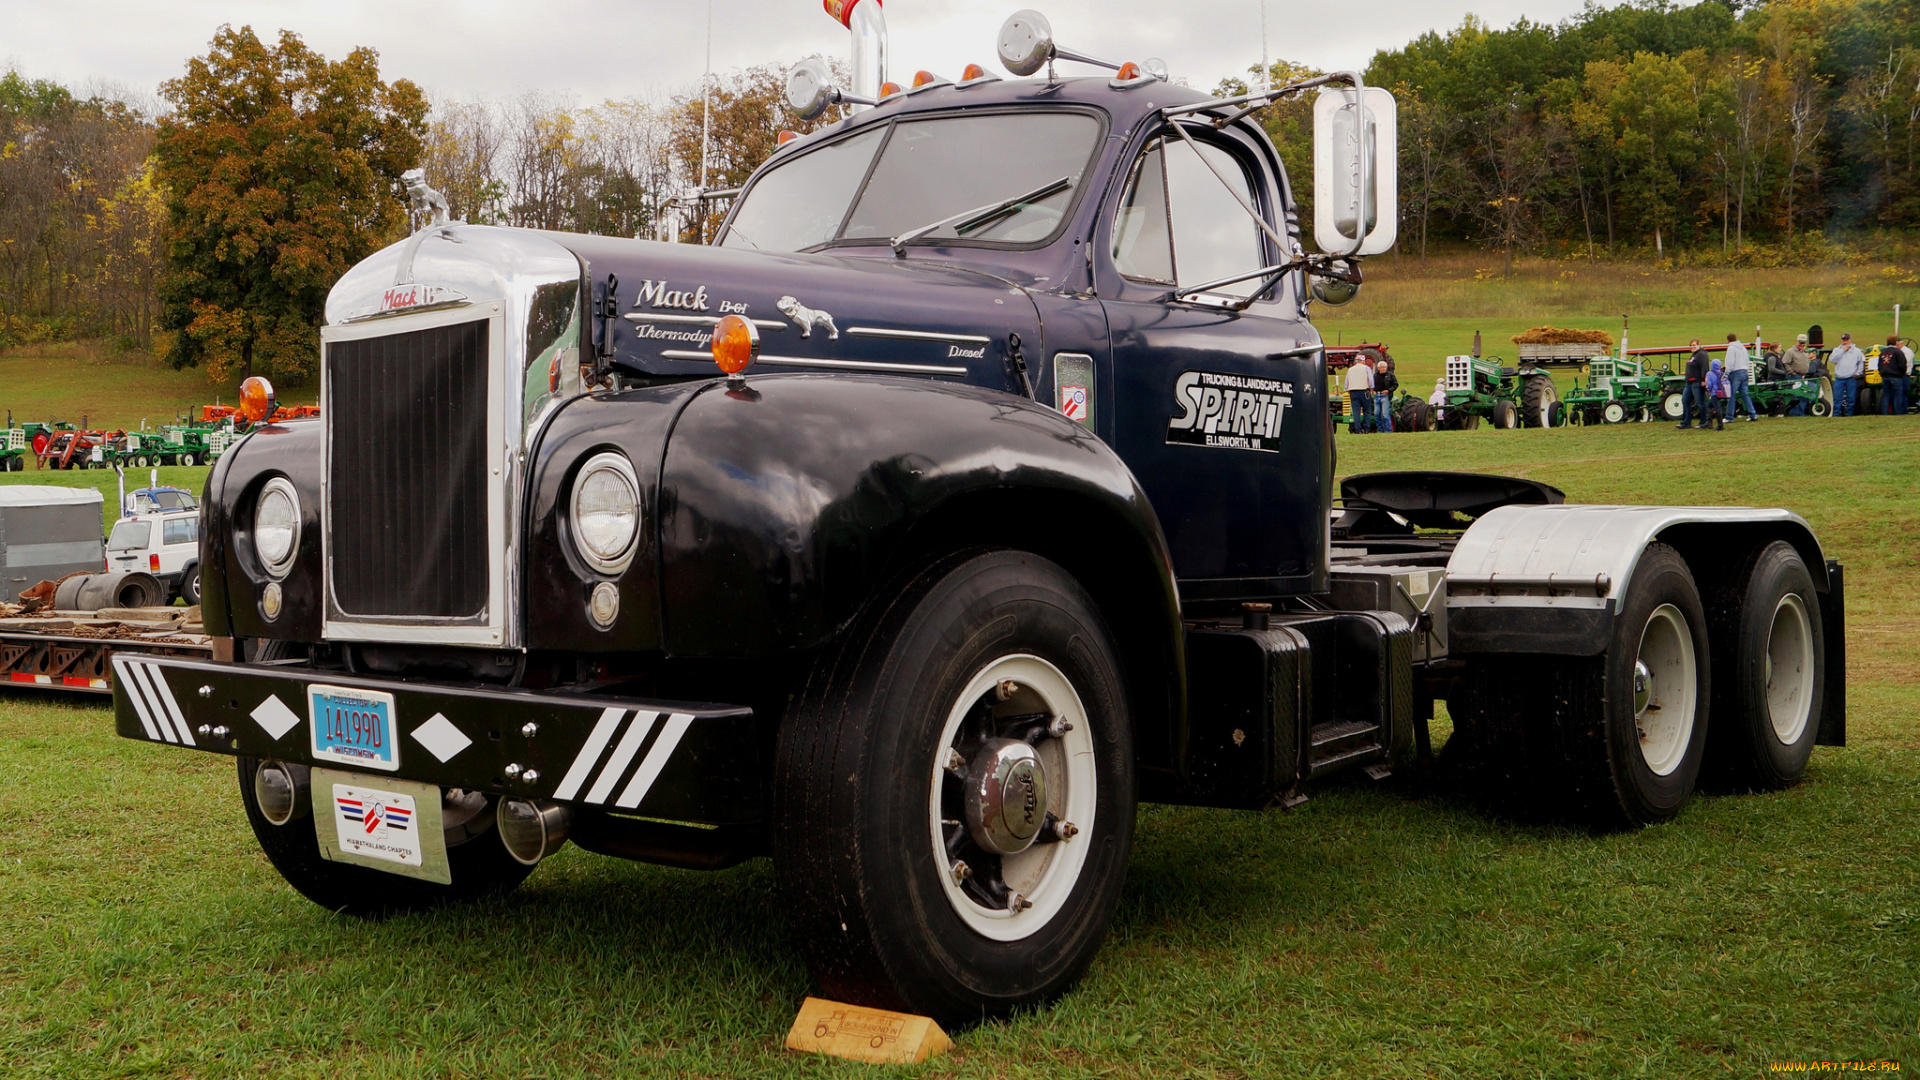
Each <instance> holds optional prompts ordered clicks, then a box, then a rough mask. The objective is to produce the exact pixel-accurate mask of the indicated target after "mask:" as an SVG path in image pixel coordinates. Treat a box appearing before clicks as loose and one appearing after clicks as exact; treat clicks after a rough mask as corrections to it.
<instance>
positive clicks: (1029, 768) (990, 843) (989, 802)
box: [967, 739, 1047, 855]
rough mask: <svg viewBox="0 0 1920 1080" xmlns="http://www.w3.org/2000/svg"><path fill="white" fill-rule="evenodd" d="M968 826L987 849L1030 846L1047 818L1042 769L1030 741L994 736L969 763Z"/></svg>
mask: <svg viewBox="0 0 1920 1080" xmlns="http://www.w3.org/2000/svg"><path fill="white" fill-rule="evenodd" d="M967 771H968V774H969V775H970V776H971V777H972V778H973V782H972V783H970V784H968V785H967V830H968V831H969V832H971V833H972V834H973V839H974V842H975V843H977V844H979V845H980V846H981V847H983V848H986V849H987V850H988V851H994V852H998V853H1000V854H1002V855H1013V854H1016V853H1018V852H1022V851H1025V850H1026V849H1027V848H1028V847H1030V846H1032V844H1033V841H1034V838H1035V837H1037V836H1039V835H1040V828H1041V826H1042V825H1044V824H1045V823H1046V818H1047V770H1046V766H1044V765H1042V764H1041V762H1040V755H1039V754H1038V753H1037V752H1035V751H1034V748H1033V747H1032V746H1029V745H1028V744H1027V743H1025V742H1023V741H1021V740H1018V739H995V740H993V741H991V742H989V743H987V744H986V745H984V746H982V747H981V748H980V750H979V753H978V754H977V755H976V756H975V757H974V759H973V761H972V763H971V764H970V765H969V767H968V770H967Z"/></svg>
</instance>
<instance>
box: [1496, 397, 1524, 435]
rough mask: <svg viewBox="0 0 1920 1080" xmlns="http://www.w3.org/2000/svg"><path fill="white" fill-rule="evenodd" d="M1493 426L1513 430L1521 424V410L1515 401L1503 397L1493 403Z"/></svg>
mask: <svg viewBox="0 0 1920 1080" xmlns="http://www.w3.org/2000/svg"><path fill="white" fill-rule="evenodd" d="M1493 426H1494V427H1497V428H1499V429H1500V430H1502V431H1511V430H1513V429H1514V428H1517V427H1519V426H1520V410H1519V409H1516V408H1514V407H1513V402H1511V401H1508V400H1506V399H1505V398H1501V399H1500V400H1499V401H1496V402H1494V403H1493Z"/></svg>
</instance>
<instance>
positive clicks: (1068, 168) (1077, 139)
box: [721, 111, 1101, 251]
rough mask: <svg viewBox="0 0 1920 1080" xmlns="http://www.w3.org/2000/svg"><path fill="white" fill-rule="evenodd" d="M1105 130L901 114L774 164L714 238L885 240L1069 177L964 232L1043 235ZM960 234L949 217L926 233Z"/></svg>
mask: <svg viewBox="0 0 1920 1080" xmlns="http://www.w3.org/2000/svg"><path fill="white" fill-rule="evenodd" d="M1100 134H1101V124H1100V121H1099V120H1098V119H1097V118H1095V117H1093V116H1091V115H1088V114H1086V113H1078V112H1067V111H1049V112H1029V113H985V114H974V115H969V116H943V117H919V118H908V119H902V120H897V121H895V122H894V123H893V124H892V125H890V126H889V127H888V128H886V129H885V130H884V131H871V132H867V133H864V134H861V135H857V136H855V137H853V138H851V139H847V140H845V141H843V142H839V143H835V144H832V145H830V146H823V147H821V148H820V149H818V150H814V151H810V152H808V153H805V154H802V155H800V156H799V157H796V158H794V159H793V160H791V161H788V162H786V163H785V164H782V165H779V166H776V167H775V168H773V169H771V170H769V171H768V172H767V174H766V175H764V176H762V177H760V178H759V179H758V180H756V181H755V182H754V184H753V187H752V189H750V190H749V191H748V192H747V194H746V197H745V198H744V199H743V200H742V201H741V205H740V208H739V209H738V210H736V211H735V212H734V216H733V221H732V223H731V224H729V226H728V227H727V235H726V237H725V238H724V239H723V240H722V241H721V246H722V247H741V248H756V249H759V250H761V251H800V250H804V249H806V248H810V247H817V246H820V245H822V244H827V243H832V242H834V241H848V240H852V241H860V240H886V239H889V238H891V237H895V236H899V235H901V234H902V233H906V232H910V231H912V230H914V229H917V228H919V227H921V226H923V225H931V224H933V223H934V222H936V221H939V220H941V219H942V218H949V217H953V216H955V215H958V214H964V213H966V212H967V211H968V210H972V209H975V208H977V207H982V206H987V205H990V204H992V203H995V202H999V201H1001V200H1003V199H1011V198H1014V197H1016V196H1019V195H1022V194H1025V193H1026V192H1029V191H1032V190H1034V189H1035V188H1038V187H1041V186H1043V185H1045V184H1048V183H1050V182H1052V181H1054V180H1058V179H1059V178H1061V177H1063V176H1064V177H1067V178H1068V180H1069V181H1070V185H1069V186H1068V187H1067V188H1066V189H1065V190H1063V191H1059V192H1056V193H1054V194H1052V195H1049V196H1047V197H1046V198H1043V199H1037V200H1035V201H1034V202H1033V203H1031V204H1028V205H1026V206H1022V207H1020V208H1018V209H1016V210H1013V211H1012V212H1010V213H1007V214H1004V215H1001V216H998V217H995V218H993V219H992V220H991V221H988V222H985V223H982V224H978V225H975V226H973V227H971V228H969V229H968V230H967V232H966V234H965V236H964V239H966V240H969V241H990V242H991V241H997V242H1000V243H1010V244H1024V243H1034V242H1038V241H1043V240H1045V239H1047V238H1048V237H1050V236H1052V235H1053V234H1054V233H1055V232H1056V231H1058V230H1059V228H1060V224H1061V221H1062V219H1063V218H1064V216H1065V214H1066V211H1067V208H1068V207H1069V206H1070V205H1072V203H1073V199H1074V193H1075V192H1076V191H1077V190H1078V189H1079V186H1080V180H1081V178H1082V177H1083V176H1084V175H1085V173H1086V170H1087V167H1088V166H1089V165H1091V164H1092V161H1093V154H1094V151H1095V150H1096V149H1097V148H1098V146H1099V141H1100ZM882 135H885V136H886V139H885V145H884V148H880V143H881V140H880V136H882ZM876 148H879V159H878V160H877V161H876V160H874V151H875V149H876ZM790 174H791V175H790ZM869 174H871V175H869ZM863 179H864V180H865V181H866V182H865V184H864V185H863V184H862V183H861V181H862V180H863ZM849 203H852V204H853V209H852V211H851V213H849V212H848V209H847V207H848V204H849ZM843 220H844V221H845V225H844V226H842V224H841V222H842V221H843ZM960 224H967V223H966V222H961V223H960ZM957 237H959V234H958V233H956V232H955V231H954V226H952V225H948V226H945V227H943V228H940V229H937V230H935V231H933V232H931V233H928V234H927V237H926V238H927V239H929V240H941V239H954V238H957Z"/></svg>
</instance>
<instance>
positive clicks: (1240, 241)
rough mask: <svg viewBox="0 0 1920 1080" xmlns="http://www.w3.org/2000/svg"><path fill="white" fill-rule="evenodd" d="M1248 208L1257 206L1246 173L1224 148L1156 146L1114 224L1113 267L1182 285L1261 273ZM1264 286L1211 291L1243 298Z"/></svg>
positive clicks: (1260, 249)
mask: <svg viewBox="0 0 1920 1080" xmlns="http://www.w3.org/2000/svg"><path fill="white" fill-rule="evenodd" d="M1216 171H1217V172H1218V175H1215V173H1216ZM1223 177H1224V178H1225V180H1226V183H1222V182H1221V180H1222V178H1223ZM1236 196H1238V198H1236ZM1243 201H1244V202H1245V203H1246V205H1247V206H1252V207H1255V208H1256V209H1257V208H1258V207H1259V203H1258V202H1257V201H1256V199H1255V196H1254V185H1253V183H1252V181H1251V180H1250V178H1249V177H1248V176H1247V170H1246V166H1245V165H1243V164H1242V163H1241V161H1240V159H1239V158H1238V157H1236V156H1235V155H1233V154H1232V153H1230V152H1229V151H1227V150H1226V149H1225V148H1224V147H1220V146H1216V145H1214V144H1212V143H1205V142H1202V143H1197V144H1192V143H1188V142H1187V141H1186V140H1185V139H1180V138H1168V139H1161V140H1159V141H1156V142H1155V143H1153V144H1152V145H1151V146H1150V147H1148V149H1147V150H1146V152H1145V153H1143V154H1141V156H1140V162H1139V164H1138V165H1137V166H1136V167H1135V170H1134V175H1133V178H1132V180H1131V181H1130V183H1129V185H1128V188H1127V194H1126V197H1125V199H1123V200H1122V202H1121V205H1120V213H1119V215H1118V216H1117V217H1116V219H1115V221H1114V233H1113V259H1114V265H1115V266H1116V267H1117V268H1118V269H1119V270H1120V272H1121V273H1122V274H1124V275H1126V276H1127V277H1130V278H1135V279H1137V280H1142V281H1153V282H1161V283H1167V282H1178V283H1179V284H1180V285H1182V286H1194V285H1201V284H1204V283H1206V282H1209V281H1217V280H1219V279H1220V278H1224V277H1232V276H1233V275H1235V274H1244V273H1247V272H1248V271H1252V270H1258V269H1260V268H1261V267H1262V266H1264V265H1266V262H1265V259H1264V255H1265V247H1264V245H1263V244H1262V241H1261V232H1260V227H1259V226H1258V225H1256V224H1254V221H1253V219H1252V218H1251V217H1249V216H1248V215H1247V212H1246V210H1245V209H1244V208H1243V207H1242V205H1241V203H1242V202H1243ZM1258 284H1259V282H1258V281H1257V280H1254V281H1243V282H1235V283H1234V284H1231V285H1222V286H1219V287H1218V288H1216V289H1213V290H1210V291H1212V292H1218V293H1223V294H1228V295H1233V296H1245V295H1247V294H1248V293H1249V292H1251V291H1252V290H1253V289H1254V288H1255V287H1256V286H1257V285H1258Z"/></svg>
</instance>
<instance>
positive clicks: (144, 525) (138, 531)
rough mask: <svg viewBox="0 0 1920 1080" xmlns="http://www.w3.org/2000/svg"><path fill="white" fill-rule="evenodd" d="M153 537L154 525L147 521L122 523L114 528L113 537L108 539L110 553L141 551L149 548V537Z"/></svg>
mask: <svg viewBox="0 0 1920 1080" xmlns="http://www.w3.org/2000/svg"><path fill="white" fill-rule="evenodd" d="M152 535H153V523H152V522H147V521H122V522H119V523H118V524H116V525H114V527H113V535H112V536H110V537H108V538H107V550H108V551H139V550H140V549H142V548H144V547H146V546H147V537H149V536H152Z"/></svg>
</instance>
